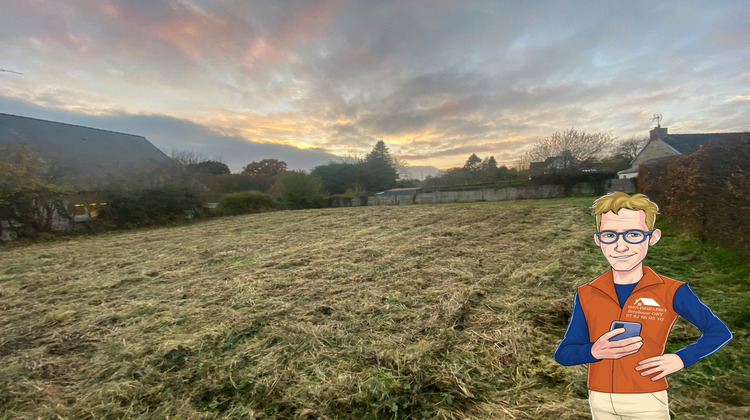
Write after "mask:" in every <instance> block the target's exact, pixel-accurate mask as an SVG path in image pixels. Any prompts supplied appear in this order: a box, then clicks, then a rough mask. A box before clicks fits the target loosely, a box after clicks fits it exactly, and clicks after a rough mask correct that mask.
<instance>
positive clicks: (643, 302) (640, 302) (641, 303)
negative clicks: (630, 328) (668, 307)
mask: <svg viewBox="0 0 750 420" xmlns="http://www.w3.org/2000/svg"><path fill="white" fill-rule="evenodd" d="M635 304H636V305H637V306H644V305H645V306H656V307H661V305H659V303H658V302H657V301H655V300H653V299H651V298H638V299H637V300H636V301H635Z"/></svg>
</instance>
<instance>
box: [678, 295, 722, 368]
mask: <svg viewBox="0 0 750 420" xmlns="http://www.w3.org/2000/svg"><path fill="white" fill-rule="evenodd" d="M672 306H673V307H674V310H675V312H677V313H678V314H680V316H682V317H683V318H685V319H687V320H688V321H690V323H691V324H693V325H695V326H696V327H698V329H699V330H700V331H701V333H702V334H701V336H700V338H698V340H696V341H695V343H693V344H690V345H689V346H687V347H685V348H682V349H680V350H677V351H676V352H675V354H676V355H678V356H680V358H681V359H682V363H684V364H685V367H688V366H690V365H692V364H694V363H695V362H697V361H698V360H700V359H702V358H704V357H706V356H708V355H709V354H711V353H713V352H715V351H716V350H718V349H719V348H720V347H721V346H723V345H724V344H726V343H727V342H728V341H729V340H731V339H732V333H731V332H730V331H729V328H727V326H726V325H725V324H724V323H723V322H722V321H721V320H720V319H719V317H717V316H716V315H714V313H713V312H711V309H710V308H709V307H708V306H706V305H705V304H704V303H703V302H701V300H700V299H698V296H696V295H695V293H693V291H692V290H691V289H690V286H688V285H687V284H683V285H682V286H680V287H679V288H678V289H677V291H676V292H675V294H674V301H673V303H672Z"/></svg>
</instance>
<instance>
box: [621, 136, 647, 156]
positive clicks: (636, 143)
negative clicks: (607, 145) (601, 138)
mask: <svg viewBox="0 0 750 420" xmlns="http://www.w3.org/2000/svg"><path fill="white" fill-rule="evenodd" d="M646 143H648V137H629V138H627V139H625V140H623V141H621V142H619V143H617V148H616V149H615V155H619V156H622V157H626V158H628V159H630V160H631V161H632V160H633V159H635V157H636V156H638V153H640V152H641V150H643V147H644V146H645V145H646Z"/></svg>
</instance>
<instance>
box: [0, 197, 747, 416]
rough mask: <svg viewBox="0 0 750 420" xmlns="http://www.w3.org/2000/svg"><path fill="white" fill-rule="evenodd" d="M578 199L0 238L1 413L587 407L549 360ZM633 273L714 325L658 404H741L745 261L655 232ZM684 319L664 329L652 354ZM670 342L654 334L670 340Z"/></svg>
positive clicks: (697, 412) (579, 277)
mask: <svg viewBox="0 0 750 420" xmlns="http://www.w3.org/2000/svg"><path fill="white" fill-rule="evenodd" d="M592 200H593V197H592V198H578V199H564V200H539V201H518V202H498V203H473V204H455V205H452V204H451V205H418V206H403V207H366V208H340V209H323V210H309V211H285V212H275V213H267V214H260V215H248V216H241V217H230V218H222V219H216V220H211V221H205V222H199V223H195V224H192V225H189V226H182V227H173V228H161V229H153V230H142V231H133V232H122V233H110V234H104V235H98V236H92V237H75V238H72V239H69V240H60V241H55V242H50V243H41V244H34V245H28V246H23V247H5V249H2V250H0V261H2V266H1V267H2V268H0V418H2V419H17V418H18V419H36V418H62V419H99V418H112V419H114V418H143V419H157V418H169V419H193V418H196V419H204V418H205V419H214V418H233V419H234V418H237V419H239V418H258V419H261V418H274V419H308V418H309V419H316V418H321V419H390V418H394V419H402V418H409V419H421V418H436V419H451V418H455V419H471V418H477V419H493V418H494V419H497V418H502V419H505V418H509V419H512V418H516V419H529V418H534V419H536V418H539V419H547V418H556V419H576V418H586V417H589V416H590V415H589V410H588V404H587V401H586V386H585V382H586V368H585V366H576V367H562V366H559V365H558V364H557V363H555V362H554V360H553V359H552V354H553V352H554V350H555V348H556V346H557V344H558V343H559V341H560V339H561V338H562V336H563V333H564V330H565V327H566V325H567V321H568V318H569V316H570V313H571V309H572V300H573V294H574V291H575V287H576V286H578V285H580V284H583V283H585V282H588V281H590V280H592V279H593V278H594V277H596V276H598V275H599V274H601V273H602V272H604V271H605V270H606V269H607V266H606V261H605V260H604V258H603V257H602V256H601V253H600V251H599V250H598V248H596V247H595V245H594V243H593V240H592V237H593V229H594V224H593V220H592V218H591V217H590V216H588V210H587V207H588V206H589V205H590V203H591V201H592ZM665 233H666V234H665V236H664V237H663V239H662V241H661V242H660V243H659V245H658V246H656V247H654V248H653V249H652V251H651V252H650V254H649V257H648V260H647V261H648V262H649V263H650V265H651V266H653V267H655V268H656V269H657V270H660V271H661V272H662V273H664V274H666V275H672V276H673V277H676V278H680V279H683V280H687V281H690V282H691V287H692V288H693V290H695V291H696V293H697V294H698V295H699V296H700V297H701V298H703V300H704V301H705V302H706V303H707V304H708V305H709V306H711V307H712V308H713V309H714V311H715V312H716V313H717V314H718V315H719V316H720V317H722V319H724V320H726V321H727V323H728V325H729V326H730V329H732V331H733V333H734V334H735V338H734V340H733V341H732V342H730V343H729V344H728V345H727V346H725V348H722V349H721V350H720V351H719V352H717V353H715V354H714V355H712V356H710V357H709V358H707V359H704V360H702V361H700V362H698V363H697V364H696V365H694V366H692V367H690V368H689V369H687V370H685V371H682V372H679V373H677V374H675V375H672V377H670V383H671V390H670V403H671V408H672V410H673V411H674V412H675V413H676V414H677V417H675V418H695V419H698V418H723V419H731V418H737V419H740V418H750V411H749V410H748V405H749V404H750V392H748V389H749V388H750V381H749V380H748V378H749V377H750V368H748V364H749V362H750V358H749V357H748V356H747V351H746V349H747V348H750V346H749V345H750V340H749V339H748V335H747V333H748V321H749V318H750V315H749V310H748V306H749V304H748V297H749V296H748V295H749V294H750V293H749V292H748V277H749V275H748V274H749V273H750V270H748V268H747V265H746V264H745V263H744V262H742V261H741V260H738V259H737V258H736V257H734V256H732V255H731V254H728V253H726V252H723V251H721V250H718V249H713V248H708V247H705V246H703V245H701V244H699V243H697V242H695V241H693V240H691V239H690V238H687V237H682V236H680V235H678V234H676V233H674V232H669V231H667V232H665ZM699 334H700V333H699V332H698V331H697V330H696V329H695V328H694V327H692V326H690V324H688V323H686V322H680V323H678V324H676V326H675V328H674V330H673V335H672V338H673V340H672V341H670V343H669V344H668V350H670V349H671V350H672V351H673V350H676V349H677V348H679V347H682V346H684V345H685V344H686V343H689V342H691V341H692V340H694V339H695V338H697V336H698V335H699ZM670 346H671V347H670Z"/></svg>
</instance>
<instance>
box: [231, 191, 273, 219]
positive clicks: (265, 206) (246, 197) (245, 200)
mask: <svg viewBox="0 0 750 420" xmlns="http://www.w3.org/2000/svg"><path fill="white" fill-rule="evenodd" d="M275 208H276V199H275V198H274V197H273V196H271V195H268V194H264V193H262V192H260V191H243V192H238V193H234V194H229V195H227V196H226V197H224V199H223V200H221V202H220V203H219V207H218V209H219V212H220V213H221V214H226V215H235V214H249V213H261V212H264V211H269V210H273V209H275Z"/></svg>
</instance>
